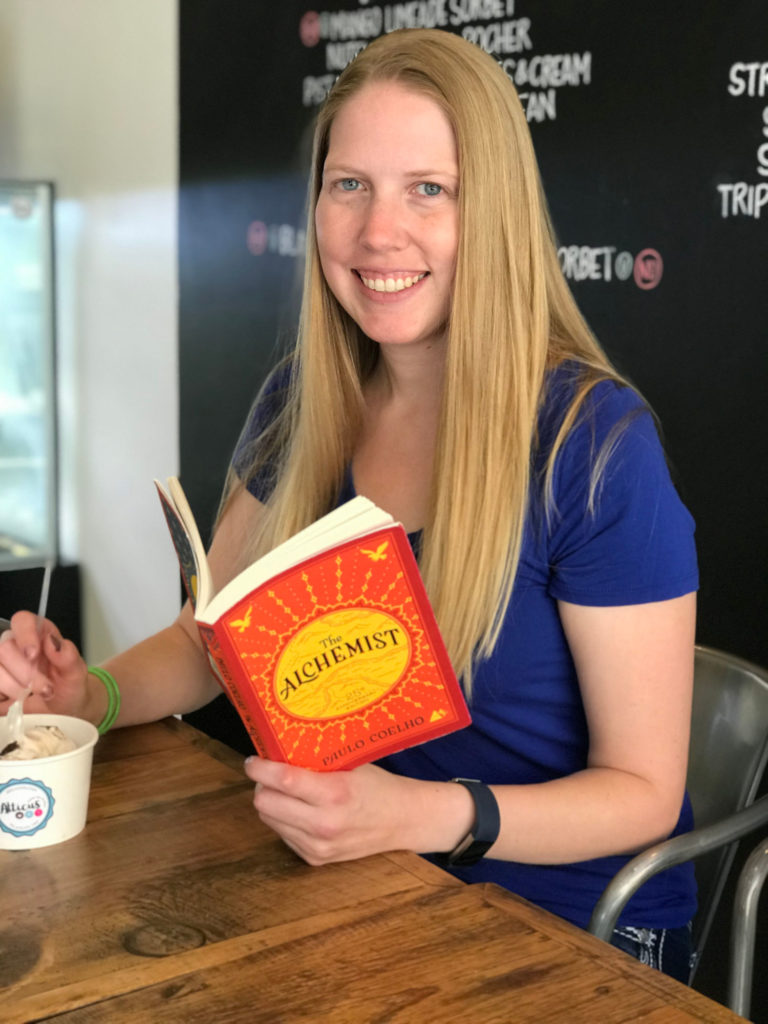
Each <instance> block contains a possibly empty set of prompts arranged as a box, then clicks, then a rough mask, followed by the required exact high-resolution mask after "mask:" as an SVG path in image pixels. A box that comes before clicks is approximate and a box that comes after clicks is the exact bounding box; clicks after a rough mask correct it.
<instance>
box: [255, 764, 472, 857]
mask: <svg viewBox="0 0 768 1024" xmlns="http://www.w3.org/2000/svg"><path fill="white" fill-rule="evenodd" d="M245 771H246V774H247V775H248V777H249V778H250V779H252V780H253V781H254V782H255V783H256V784H257V785H256V792H255V794H254V797H253V805H254V807H255V808H256V811H257V812H258V815H259V817H260V818H261V820H262V821H263V822H264V824H265V825H268V826H269V828H271V829H274V831H275V832H277V834H278V835H279V836H280V837H281V838H282V839H283V841H284V842H285V843H286V844H287V845H288V846H290V847H291V849H292V850H294V851H295V852H296V853H297V854H298V855H299V856H300V857H301V858H302V859H303V860H305V861H306V862H307V863H308V864H312V865H314V866H319V865H322V864H331V863H334V862H337V861H344V860H356V859H357V858H359V857H367V856H370V855H371V854H374V853H383V852H385V851H386V850H403V849H408V850H414V851H416V852H419V853H427V852H430V851H431V850H436V849H437V850H439V849H451V848H452V847H453V845H455V842H457V841H458V838H460V836H461V835H463V834H464V833H465V832H466V830H467V829H468V828H469V824H471V818H472V807H471V806H469V805H468V803H467V801H468V794H467V793H466V790H465V789H464V787H463V786H456V785H452V784H446V783H441V782H422V781H420V780H418V779H410V778H405V777H403V776H400V775H393V774H392V773H391V772H388V771H385V770H384V769H383V768H379V767H377V766H376V765H372V764H365V765H361V766H360V767H359V768H354V769H352V770H351V771H339V772H313V771H309V770H308V769H306V768H297V767H296V766H294V765H289V764H280V763H278V762H276V761H266V760H264V759H263V758H259V757H251V758H249V759H248V760H247V761H246V762H245ZM455 790H460V791H461V792H453V791H455ZM467 818H468V819H469V823H467ZM444 823H447V829H446V825H445V824H444ZM462 828H463V829H464V832H463V833H462V832H461V831H460V830H461V829H462ZM457 830H459V834H458V837H457V838H456V839H454V838H453V836H454V834H455V833H456V831H457ZM433 844H434V845H433Z"/></svg>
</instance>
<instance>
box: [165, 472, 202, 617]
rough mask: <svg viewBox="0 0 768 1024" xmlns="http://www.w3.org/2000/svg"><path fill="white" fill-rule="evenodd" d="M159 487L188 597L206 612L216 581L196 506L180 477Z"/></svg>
mask: <svg viewBox="0 0 768 1024" xmlns="http://www.w3.org/2000/svg"><path fill="white" fill-rule="evenodd" d="M155 486H156V487H157V493H158V495H159V497H160V502H161V504H162V506H163V512H164V513H165V520H166V522H167V524H168V529H169V530H170V533H171V540H172V541H173V546H174V547H175V548H176V555H177V557H178V559H179V567H180V569H181V575H182V578H183V580H184V588H185V590H186V591H187V596H188V597H189V600H190V603H191V605H192V608H193V610H194V611H195V612H197V611H202V610H203V609H204V608H205V607H206V606H207V604H208V602H209V601H210V599H211V597H212V595H213V581H212V579H211V573H210V569H209V567H208V559H207V558H206V555H205V547H204V546H203V542H202V540H201V539H200V533H199V531H198V529H197V523H196V522H195V517H194V516H193V515H192V509H191V508H190V507H189V502H188V501H187V498H186V495H185V494H184V491H183V490H182V487H181V484H180V483H179V481H178V480H177V479H176V477H169V479H168V489H167V490H166V488H165V487H163V485H162V484H161V483H160V482H159V481H158V480H155Z"/></svg>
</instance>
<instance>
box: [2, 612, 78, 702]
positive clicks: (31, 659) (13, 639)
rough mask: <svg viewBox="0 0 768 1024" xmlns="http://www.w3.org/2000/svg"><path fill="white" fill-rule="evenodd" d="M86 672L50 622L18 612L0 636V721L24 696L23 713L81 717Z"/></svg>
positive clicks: (74, 650) (74, 648) (76, 652)
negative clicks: (15, 702) (12, 705)
mask: <svg viewBox="0 0 768 1024" xmlns="http://www.w3.org/2000/svg"><path fill="white" fill-rule="evenodd" d="M87 678H88V667H87V665H86V664H85V661H84V660H83V658H82V657H81V655H80V652H79V651H78V649H77V647H76V646H75V645H74V644H73V643H72V641H71V640H64V639H63V638H62V636H61V634H60V632H59V630H58V629H57V627H56V626H55V625H54V624H53V623H52V622H51V621H50V620H49V619H42V620H41V619H39V618H38V617H37V615H35V614H34V613H32V612H17V613H16V614H15V615H14V616H13V617H12V619H11V628H10V630H7V631H6V632H4V633H3V634H2V635H1V636H0V715H5V714H7V713H8V709H9V708H10V706H11V704H12V703H13V702H14V701H15V700H17V699H18V698H19V697H21V696H23V695H24V694H25V693H27V692H28V691H31V692H30V693H29V696H28V697H27V698H26V700H25V702H24V710H25V711H26V712H29V713H30V714H37V713H50V714H58V715H74V716H75V717H83V715H84V710H85V707H86V704H87V692H88V691H87V683H86V681H87Z"/></svg>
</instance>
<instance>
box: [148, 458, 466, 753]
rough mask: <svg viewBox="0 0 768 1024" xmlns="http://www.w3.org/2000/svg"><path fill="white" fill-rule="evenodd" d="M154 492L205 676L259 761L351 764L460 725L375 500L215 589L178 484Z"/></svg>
mask: <svg viewBox="0 0 768 1024" xmlns="http://www.w3.org/2000/svg"><path fill="white" fill-rule="evenodd" d="M155 484H156V486H157V489H158V493H159V495H160V500H161V502H162V505H163V511H164V512H165V517H166V520H167V522H168V527H169V529H170V531H171V537H172V539H173V543H174V545H175V547H176V553H177V554H178V557H179V563H180V566H181V573H182V577H183V579H184V584H185V587H186V591H187V594H188V596H189V599H190V602H191V604H192V607H193V608H194V612H195V620H196V622H197V627H198V630H199V631H200V636H201V638H202V641H203V646H204V647H205V649H206V651H207V652H208V659H209V661H210V664H211V669H212V670H213V672H214V674H215V676H216V678H217V679H218V680H219V683H220V684H221V686H222V688H223V689H224V691H225V692H226V693H227V694H228V695H229V698H230V700H231V701H232V703H233V704H234V706H235V708H236V709H237V711H238V713H239V714H240V717H241V718H242V720H243V723H244V725H245V727H246V729H247V730H248V732H249V734H250V737H251V739H252V741H253V745H254V747H255V748H256V751H257V752H258V753H259V754H260V755H262V756H263V757H268V758H270V759H272V760H274V761H290V762H291V763H293V764H297V765H301V766H303V767H306V768H313V769H315V770H317V771H331V770H335V769H339V768H353V767H355V766H356V765H359V764H364V763H365V762H367V761H373V760H375V759H377V758H380V757H384V756H385V755H386V754H391V753H393V752H394V751H396V750H403V749H404V748H405V747H410V746H413V745H415V744H417V743H423V742H424V741H425V740H429V739H434V738H435V737H437V736H442V735H444V734H446V733H449V732H452V731H453V730H455V729H459V728H462V727H463V726H465V725H468V724H469V722H470V717H469V712H468V710H467V706H466V703H465V701H464V697H463V694H462V691H461V688H460V686H459V684H458V681H457V679H456V676H455V673H454V671H453V668H452V666H451V663H450V661H449V659H448V655H447V653H446V650H445V646H444V644H443V640H442V637H441V636H440V632H439V630H438V627H437V623H436V621H435V617H434V614H433V612H432V608H431V606H430V604H429V601H428V599H427V595H426V591H425V590H424V585H423V583H422V580H421V576H420V575H419V570H418V566H417V564H416V559H415V557H414V555H413V551H412V550H411V546H410V544H409V542H408V538H407V536H406V534H405V530H404V529H403V527H402V526H401V525H400V524H399V523H396V522H394V521H393V519H392V517H391V516H390V515H388V514H387V513H386V512H383V511H382V510H381V509H380V508H378V507H377V506H376V505H374V504H373V502H371V501H369V500H368V499H367V498H363V497H357V498H353V499H352V501H348V502H347V503H346V504H344V505H341V506H340V507H339V508H337V509H335V510H334V511H333V512H330V513H329V514H328V515H327V516H323V518H322V519H319V520H318V521H317V522H315V523H313V524H312V525H311V526H308V527H307V528H306V529H305V530H302V531H301V532H299V533H297V534H296V535H295V536H293V537H291V538H290V539H289V540H287V541H285V542H284V543H283V544H280V545H279V546H278V547H276V548H274V549H273V550H272V551H270V552H269V553H268V554H266V555H264V556H263V557H262V558H259V559H257V561H255V562H254V563H253V564H252V565H250V566H249V567H248V568H247V569H244V570H243V571H242V572H241V573H240V574H239V575H238V576H236V577H235V579H233V580H232V581H231V582H230V583H228V584H227V585H226V586H225V587H223V588H222V589H221V590H220V591H219V593H218V594H214V587H213V582H212V579H211V573H210V569H209V567H208V562H207V559H206V555H205V549H204V547H203V544H202V541H201V540H200V534H199V532H198V529H197V526H196V524H195V520H194V517H193V515H192V511H191V509H190V507H189V504H188V502H187V500H186V497H185V496H184V492H183V490H182V488H181V484H180V483H179V481H178V480H177V479H176V478H175V477H171V478H170V479H169V480H168V483H167V487H163V486H162V485H161V484H160V483H158V481H157V480H156V481H155Z"/></svg>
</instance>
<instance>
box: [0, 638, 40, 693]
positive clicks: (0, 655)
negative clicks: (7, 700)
mask: <svg viewBox="0 0 768 1024" xmlns="http://www.w3.org/2000/svg"><path fill="white" fill-rule="evenodd" d="M36 673H37V667H36V663H35V659H30V658H29V657H27V656H26V655H25V654H24V652H23V651H22V650H21V649H20V647H19V644H18V641H17V639H16V637H15V635H14V634H13V633H5V634H3V639H2V643H0V693H3V694H5V695H6V696H8V697H11V699H12V700H16V698H17V697H18V696H20V694H21V693H22V692H23V691H24V690H27V689H29V688H30V687H31V685H32V681H33V679H34V677H35V675H36Z"/></svg>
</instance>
